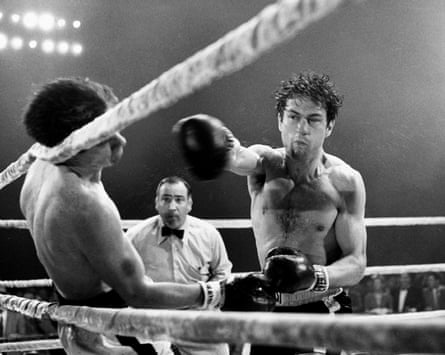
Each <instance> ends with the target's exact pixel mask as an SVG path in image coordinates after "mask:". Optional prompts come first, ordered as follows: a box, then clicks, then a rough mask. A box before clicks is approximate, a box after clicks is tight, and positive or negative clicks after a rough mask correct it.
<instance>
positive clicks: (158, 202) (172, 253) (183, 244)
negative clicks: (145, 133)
mask: <svg viewBox="0 0 445 355" xmlns="http://www.w3.org/2000/svg"><path fill="white" fill-rule="evenodd" d="M192 205H193V200H192V190H191V187H190V185H189V183H188V182H187V181H186V180H184V179H183V178H180V177H177V176H170V177H166V178H164V179H162V180H161V181H160V182H159V184H158V187H157V189H156V197H155V208H156V210H157V211H158V213H159V214H158V215H156V216H152V217H150V218H148V219H146V220H144V221H143V222H141V223H140V224H138V225H136V226H135V227H133V228H130V229H129V230H128V231H127V233H126V235H127V237H128V238H129V239H130V240H131V241H132V243H133V245H134V246H135V248H136V250H137V252H138V253H139V254H140V256H141V258H142V261H143V263H144V265H145V270H146V274H147V275H148V276H149V277H150V278H151V279H152V280H153V281H155V282H161V281H171V282H178V283H184V284H188V283H195V282H201V281H216V280H222V279H225V278H227V277H228V276H229V275H230V272H231V269H232V263H231V262H230V261H229V259H228V257H227V251H226V247H225V245H224V242H223V239H222V237H221V235H220V233H219V232H218V230H217V229H216V228H215V227H214V226H213V225H211V224H210V223H208V222H205V221H203V220H201V219H199V218H196V217H193V216H190V215H189V213H190V212H191V210H192ZM175 345H176V346H177V347H178V348H179V350H180V352H181V354H184V355H192V354H193V355H197V354H201V355H205V354H212V355H228V353H229V348H228V346H227V345H226V344H197V343H191V342H180V343H176V344H175Z"/></svg>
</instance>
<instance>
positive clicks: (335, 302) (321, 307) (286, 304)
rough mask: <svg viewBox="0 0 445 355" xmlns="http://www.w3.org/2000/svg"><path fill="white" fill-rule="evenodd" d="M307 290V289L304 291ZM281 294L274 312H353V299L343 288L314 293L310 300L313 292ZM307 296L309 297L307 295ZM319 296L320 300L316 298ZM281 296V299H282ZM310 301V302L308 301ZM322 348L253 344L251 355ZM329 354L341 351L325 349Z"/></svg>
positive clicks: (337, 353)
mask: <svg viewBox="0 0 445 355" xmlns="http://www.w3.org/2000/svg"><path fill="white" fill-rule="evenodd" d="M303 292H305V291H303ZM297 294H298V295H296V294H279V295H278V302H277V307H276V308H275V310H274V312H277V313H352V307H351V299H350V298H349V296H347V295H346V293H345V292H344V291H343V290H342V289H337V290H336V291H335V292H332V294H331V295H329V293H328V294H323V297H320V296H321V294H318V295H317V294H313V295H312V296H313V297H315V298H314V299H313V300H312V301H311V300H310V299H311V298H310V297H311V294H307V295H302V294H301V293H300V294H299V293H298V292H297ZM306 296H307V297H306ZM317 297H318V300H316V298H317ZM280 298H281V299H280ZM307 301H309V302H307ZM319 351H321V349H301V348H297V349H296V348H285V347H277V346H261V345H252V348H251V352H250V354H251V355H266V354H267V355H269V354H279V355H294V354H299V353H314V352H319ZM323 352H324V353H325V354H327V355H339V354H340V352H339V351H338V352H336V351H331V350H326V349H323Z"/></svg>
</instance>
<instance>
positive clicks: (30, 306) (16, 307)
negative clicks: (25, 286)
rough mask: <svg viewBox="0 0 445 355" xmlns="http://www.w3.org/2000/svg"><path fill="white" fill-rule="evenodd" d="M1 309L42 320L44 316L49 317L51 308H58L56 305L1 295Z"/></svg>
mask: <svg viewBox="0 0 445 355" xmlns="http://www.w3.org/2000/svg"><path fill="white" fill-rule="evenodd" d="M0 307H2V308H4V309H7V310H10V311H12V312H18V313H21V314H23V315H25V316H28V317H32V318H37V319H42V318H43V317H44V316H47V315H48V312H49V310H50V309H51V308H53V307H56V304H55V303H50V302H42V301H38V300H34V299H29V298H24V297H18V296H13V295H2V294H0Z"/></svg>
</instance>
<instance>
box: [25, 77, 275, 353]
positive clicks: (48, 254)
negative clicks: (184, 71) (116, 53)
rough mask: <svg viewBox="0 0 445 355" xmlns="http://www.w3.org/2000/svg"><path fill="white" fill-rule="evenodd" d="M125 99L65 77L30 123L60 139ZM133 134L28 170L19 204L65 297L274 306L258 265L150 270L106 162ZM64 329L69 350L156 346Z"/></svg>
mask: <svg viewBox="0 0 445 355" xmlns="http://www.w3.org/2000/svg"><path fill="white" fill-rule="evenodd" d="M116 103H117V98H116V97H115V96H114V94H113V93H112V91H111V89H110V88H108V87H107V86H105V85H102V84H99V83H96V82H93V81H91V80H88V79H58V80H56V81H53V82H50V83H48V84H46V85H45V86H43V87H42V88H41V90H40V91H38V92H37V93H36V94H35V96H34V98H33V99H32V101H31V102H30V104H29V106H28V107H27V109H26V111H25V114H24V123H25V126H26V129H27V132H28V134H29V135H30V136H31V137H33V138H34V139H35V140H36V141H37V142H39V143H41V144H43V145H46V146H49V147H51V146H54V145H57V144H58V143H60V142H61V141H62V140H63V139H64V138H65V137H66V136H68V135H69V134H70V133H71V132H72V131H74V130H76V129H78V128H80V127H81V126H83V125H85V124H87V123H88V122H90V121H92V120H93V119H94V118H96V117H97V116H99V115H101V114H102V113H104V112H105V111H106V110H107V109H109V108H110V107H112V106H113V105H115V104H116ZM125 143H126V142H125V139H124V138H123V137H122V136H121V135H120V134H119V133H117V134H115V135H114V136H112V137H111V138H109V139H107V140H106V141H104V142H102V143H100V144H98V145H96V146H94V147H92V148H90V149H87V150H84V151H81V152H80V153H78V154H77V155H75V156H74V157H72V158H70V159H68V160H66V161H65V162H63V163H60V164H56V165H54V164H51V163H48V162H46V161H42V160H36V161H35V162H34V164H33V165H32V166H31V167H30V169H29V171H28V174H27V176H26V179H25V182H24V185H23V188H22V191H21V196H20V205H21V209H22V212H23V214H24V216H25V217H26V220H27V222H28V226H29V228H30V232H31V235H32V237H33V240H34V244H35V247H36V250H37V255H38V258H39V260H40V261H41V263H42V264H43V266H44V267H45V269H46V271H47V273H48V275H49V277H50V278H51V279H52V280H53V282H54V284H55V288H56V292H57V294H58V296H59V300H60V303H61V304H70V305H86V306H93V307H115V308H116V307H125V306H126V305H129V306H132V307H147V308H182V309H183V308H188V307H197V306H198V307H199V306H201V307H204V308H211V307H219V306H221V305H222V303H223V302H224V301H225V304H224V306H225V307H228V309H236V308H237V307H240V306H243V303H244V302H246V304H248V305H249V306H250V307H252V308H253V309H256V308H255V306H256V305H257V304H258V303H256V302H257V301H258V302H259V304H258V306H260V307H264V306H265V305H266V306H270V305H272V304H273V300H272V296H271V297H269V294H268V293H267V292H266V291H265V290H267V284H265V283H264V282H263V278H262V277H261V275H258V274H251V275H248V276H247V277H245V278H235V279H234V280H231V281H230V282H229V281H227V282H226V283H222V282H221V283H220V282H214V283H212V282H208V283H196V284H188V285H185V284H177V283H167V282H165V283H153V282H152V281H151V280H150V279H149V278H148V277H147V276H145V270H144V266H143V263H142V261H141V259H140V256H139V255H138V253H137V252H136V250H135V249H134V247H133V246H132V244H131V242H130V241H129V240H128V239H126V238H124V236H123V232H122V227H121V220H120V216H119V212H118V210H117V207H116V205H115V204H114V202H113V201H112V200H111V199H110V197H109V196H108V194H107V193H106V191H105V189H104V187H103V185H102V182H101V175H102V170H103V169H104V168H106V167H109V166H111V165H113V164H115V163H117V162H118V161H119V159H120V158H121V156H122V154H123V148H124V145H125ZM222 289H224V291H225V292H222ZM223 294H225V297H224V296H223ZM257 296H261V297H257ZM260 309H261V308H260ZM59 335H60V337H61V340H62V344H63V346H64V349H65V351H66V352H67V353H68V354H129V353H133V354H134V353H135V352H136V353H138V354H155V353H156V352H155V350H154V349H153V347H152V346H151V345H150V344H147V345H140V344H138V343H137V341H136V339H135V338H131V337H130V338H128V337H119V341H120V343H121V344H123V345H128V346H130V347H131V348H132V349H133V350H132V349H131V348H130V347H126V346H125V347H124V346H112V345H113V344H110V343H109V342H108V340H107V339H105V338H104V337H102V336H100V335H98V334H95V333H90V332H88V331H86V330H82V329H78V328H75V327H73V326H70V325H63V324H61V325H59Z"/></svg>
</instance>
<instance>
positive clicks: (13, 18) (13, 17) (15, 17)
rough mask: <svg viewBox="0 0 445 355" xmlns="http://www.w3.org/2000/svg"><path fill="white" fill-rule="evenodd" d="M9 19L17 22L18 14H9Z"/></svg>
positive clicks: (18, 19)
mask: <svg viewBox="0 0 445 355" xmlns="http://www.w3.org/2000/svg"><path fill="white" fill-rule="evenodd" d="M11 21H12V22H14V23H17V22H19V21H20V15H19V14H12V15H11Z"/></svg>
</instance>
